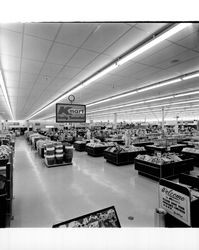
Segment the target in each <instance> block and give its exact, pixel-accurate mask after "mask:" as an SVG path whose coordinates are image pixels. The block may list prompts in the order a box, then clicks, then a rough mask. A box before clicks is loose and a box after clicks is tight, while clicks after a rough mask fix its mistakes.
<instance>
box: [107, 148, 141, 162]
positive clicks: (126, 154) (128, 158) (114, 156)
mask: <svg viewBox="0 0 199 250" xmlns="http://www.w3.org/2000/svg"><path fill="white" fill-rule="evenodd" d="M142 153H146V150H145V148H144V147H135V146H129V147H126V146H119V145H117V146H114V147H111V148H107V149H105V151H104V158H105V159H106V161H107V162H109V163H112V164H114V165H116V166H121V165H127V164H132V163H134V159H135V157H136V156H137V155H138V154H142Z"/></svg>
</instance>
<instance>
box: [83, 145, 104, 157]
mask: <svg viewBox="0 0 199 250" xmlns="http://www.w3.org/2000/svg"><path fill="white" fill-rule="evenodd" d="M107 148H108V146H103V147H102V146H101V147H90V146H88V145H86V147H85V151H86V152H87V154H88V155H90V156H94V157H98V156H103V155H104V150H105V149H107Z"/></svg>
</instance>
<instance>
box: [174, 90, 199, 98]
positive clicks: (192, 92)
mask: <svg viewBox="0 0 199 250" xmlns="http://www.w3.org/2000/svg"><path fill="white" fill-rule="evenodd" d="M196 94H199V90H196V91H191V92H186V93H181V94H175V95H174V97H182V96H188V95H196Z"/></svg>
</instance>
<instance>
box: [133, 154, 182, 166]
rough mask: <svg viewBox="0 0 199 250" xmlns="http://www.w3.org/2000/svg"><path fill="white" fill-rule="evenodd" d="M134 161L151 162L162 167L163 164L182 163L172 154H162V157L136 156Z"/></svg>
mask: <svg viewBox="0 0 199 250" xmlns="http://www.w3.org/2000/svg"><path fill="white" fill-rule="evenodd" d="M136 159H138V160H142V161H146V162H151V163H154V164H157V165H164V164H169V163H173V162H179V161H182V159H181V158H180V157H179V156H177V155H176V154H172V153H164V154H162V155H152V156H151V155H138V156H137V157H136Z"/></svg>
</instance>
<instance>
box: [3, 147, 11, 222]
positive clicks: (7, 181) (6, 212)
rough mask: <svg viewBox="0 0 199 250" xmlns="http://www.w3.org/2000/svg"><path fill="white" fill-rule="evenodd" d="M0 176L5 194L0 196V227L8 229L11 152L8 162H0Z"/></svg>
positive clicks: (9, 219)
mask: <svg viewBox="0 0 199 250" xmlns="http://www.w3.org/2000/svg"><path fill="white" fill-rule="evenodd" d="M0 175H1V178H2V179H4V181H5V187H3V190H4V191H5V193H2V194H1V195H0V207H1V209H0V213H1V214H0V227H10V222H11V220H12V219H13V215H12V202H13V152H12V153H10V155H9V160H7V161H6V160H0Z"/></svg>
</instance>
